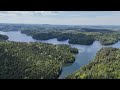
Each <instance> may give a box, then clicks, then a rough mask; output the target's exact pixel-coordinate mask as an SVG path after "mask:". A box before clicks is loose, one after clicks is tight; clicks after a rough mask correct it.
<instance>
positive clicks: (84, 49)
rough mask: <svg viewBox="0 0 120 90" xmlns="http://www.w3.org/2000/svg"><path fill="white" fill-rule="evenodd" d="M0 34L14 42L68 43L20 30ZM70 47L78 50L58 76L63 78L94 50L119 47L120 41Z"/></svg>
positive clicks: (89, 58)
mask: <svg viewBox="0 0 120 90" xmlns="http://www.w3.org/2000/svg"><path fill="white" fill-rule="evenodd" d="M0 34H3V35H7V36H8V37H9V41H16V42H43V43H51V44H69V43H68V40H66V41H57V39H56V38H54V39H49V40H34V39H33V38H32V37H31V36H27V35H25V34H21V33H20V31H10V32H2V31H0ZM70 45H71V47H75V48H77V49H78V50H79V53H78V54H77V55H76V60H75V62H74V63H73V64H71V65H67V66H66V65H65V66H64V67H63V71H62V73H61V75H60V77H59V78H64V77H65V76H68V75H70V74H71V73H73V72H75V71H76V70H79V69H80V67H82V66H84V65H86V64H88V63H89V62H90V61H91V60H93V59H94V57H95V55H96V52H97V51H98V50H100V49H101V48H102V47H115V48H120V42H117V43H115V44H113V45H109V46H102V45H101V44H100V42H99V41H95V42H94V43H93V44H92V45H77V44H70Z"/></svg>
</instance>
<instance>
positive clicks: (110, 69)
mask: <svg viewBox="0 0 120 90" xmlns="http://www.w3.org/2000/svg"><path fill="white" fill-rule="evenodd" d="M66 79H120V49H117V48H112V47H107V48H102V49H101V50H100V51H98V52H97V55H96V57H95V59H94V60H93V61H92V62H90V63H89V64H88V65H86V66H84V67H82V68H81V69H80V70H79V71H77V72H75V73H73V74H72V75H69V76H68V77H66Z"/></svg>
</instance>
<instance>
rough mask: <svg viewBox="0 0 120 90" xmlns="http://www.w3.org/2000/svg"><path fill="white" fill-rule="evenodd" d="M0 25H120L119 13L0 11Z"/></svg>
mask: <svg viewBox="0 0 120 90" xmlns="http://www.w3.org/2000/svg"><path fill="white" fill-rule="evenodd" d="M0 23H24V24H62V25H120V11H0Z"/></svg>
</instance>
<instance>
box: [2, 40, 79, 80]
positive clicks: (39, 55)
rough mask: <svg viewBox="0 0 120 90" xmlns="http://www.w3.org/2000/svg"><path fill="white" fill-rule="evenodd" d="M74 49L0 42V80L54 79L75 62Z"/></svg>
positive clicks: (59, 46)
mask: <svg viewBox="0 0 120 90" xmlns="http://www.w3.org/2000/svg"><path fill="white" fill-rule="evenodd" d="M74 53H78V50H77V49H75V48H70V47H69V46H67V45H52V44H44V43H37V42H36V43H22V42H21V43H20V42H0V79H55V78H58V77H59V75H60V73H61V70H62V66H63V64H65V63H72V62H74V60H75V56H74Z"/></svg>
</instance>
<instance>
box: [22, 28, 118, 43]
mask: <svg viewBox="0 0 120 90" xmlns="http://www.w3.org/2000/svg"><path fill="white" fill-rule="evenodd" d="M21 33H24V34H27V35H30V36H32V38H33V39H36V40H48V39H53V38H57V40H58V41H64V40H68V39H69V43H70V44H82V45H91V44H93V42H94V41H95V40H97V41H100V43H101V44H102V45H112V44H114V43H116V42H118V41H119V40H120V32H118V31H109V30H108V31H106V32H103V31H100V30H99V31H97V32H94V31H87V32H85V31H76V30H73V31H72V30H67V31H65V30H62V31H46V32H41V31H36V30H35V31H33V30H24V31H21Z"/></svg>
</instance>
